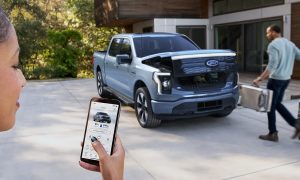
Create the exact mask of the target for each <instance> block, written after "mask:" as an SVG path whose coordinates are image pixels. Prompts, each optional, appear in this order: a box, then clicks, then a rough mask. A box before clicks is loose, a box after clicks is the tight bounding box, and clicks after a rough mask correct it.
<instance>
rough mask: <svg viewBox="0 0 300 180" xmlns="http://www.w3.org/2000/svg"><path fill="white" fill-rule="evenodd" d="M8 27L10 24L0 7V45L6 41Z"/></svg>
mask: <svg viewBox="0 0 300 180" xmlns="http://www.w3.org/2000/svg"><path fill="white" fill-rule="evenodd" d="M10 26H11V24H10V22H9V20H8V18H7V16H6V14H5V13H4V11H3V9H2V8H1V6H0V43H2V42H4V41H6V40H7V39H8V36H9V28H10Z"/></svg>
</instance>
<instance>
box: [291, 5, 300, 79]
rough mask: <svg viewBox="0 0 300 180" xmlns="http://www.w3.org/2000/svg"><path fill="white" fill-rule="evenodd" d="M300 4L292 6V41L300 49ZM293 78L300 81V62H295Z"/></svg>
mask: <svg viewBox="0 0 300 180" xmlns="http://www.w3.org/2000/svg"><path fill="white" fill-rule="evenodd" d="M299 29H300V3H294V4H292V21H291V40H292V41H293V42H294V43H295V44H296V45H297V46H298V47H299V48H300V30H299ZM293 78H296V79H300V61H296V62H295V66H294V72H293Z"/></svg>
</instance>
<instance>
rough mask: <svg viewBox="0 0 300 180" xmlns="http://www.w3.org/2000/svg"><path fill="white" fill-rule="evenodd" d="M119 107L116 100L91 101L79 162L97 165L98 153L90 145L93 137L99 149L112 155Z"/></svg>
mask: <svg viewBox="0 0 300 180" xmlns="http://www.w3.org/2000/svg"><path fill="white" fill-rule="evenodd" d="M120 107H121V104H120V102H119V101H118V100H113V99H102V98H92V99H91V101H90V106H89V112H88V116H87V121H86V126H85V132H84V138H83V144H82V149H81V155H80V160H81V161H83V162H86V163H89V164H93V165H99V153H97V152H96V151H95V150H94V147H93V146H92V143H91V139H92V138H93V137H95V138H96V139H95V140H99V141H100V142H101V144H102V146H101V147H103V149H104V150H105V151H106V153H107V154H108V155H112V153H113V147H114V142H115V137H116V132H117V127H118V122H119V114H120ZM93 145H94V143H93ZM100 158H101V157H100Z"/></svg>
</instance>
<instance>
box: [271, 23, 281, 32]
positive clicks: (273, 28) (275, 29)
mask: <svg viewBox="0 0 300 180" xmlns="http://www.w3.org/2000/svg"><path fill="white" fill-rule="evenodd" d="M269 28H270V30H271V31H274V32H276V33H278V34H279V33H281V29H280V27H279V26H277V25H275V24H273V25H271V26H269Z"/></svg>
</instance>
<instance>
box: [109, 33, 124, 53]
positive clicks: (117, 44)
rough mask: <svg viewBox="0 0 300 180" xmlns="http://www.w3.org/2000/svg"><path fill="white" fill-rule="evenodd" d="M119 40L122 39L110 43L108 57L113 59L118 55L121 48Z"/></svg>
mask: <svg viewBox="0 0 300 180" xmlns="http://www.w3.org/2000/svg"><path fill="white" fill-rule="evenodd" d="M121 40H122V39H120V38H115V39H113V41H112V42H111V45H110V48H109V52H108V54H109V55H110V56H113V57H115V56H116V55H117V54H119V52H120V47H121Z"/></svg>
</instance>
